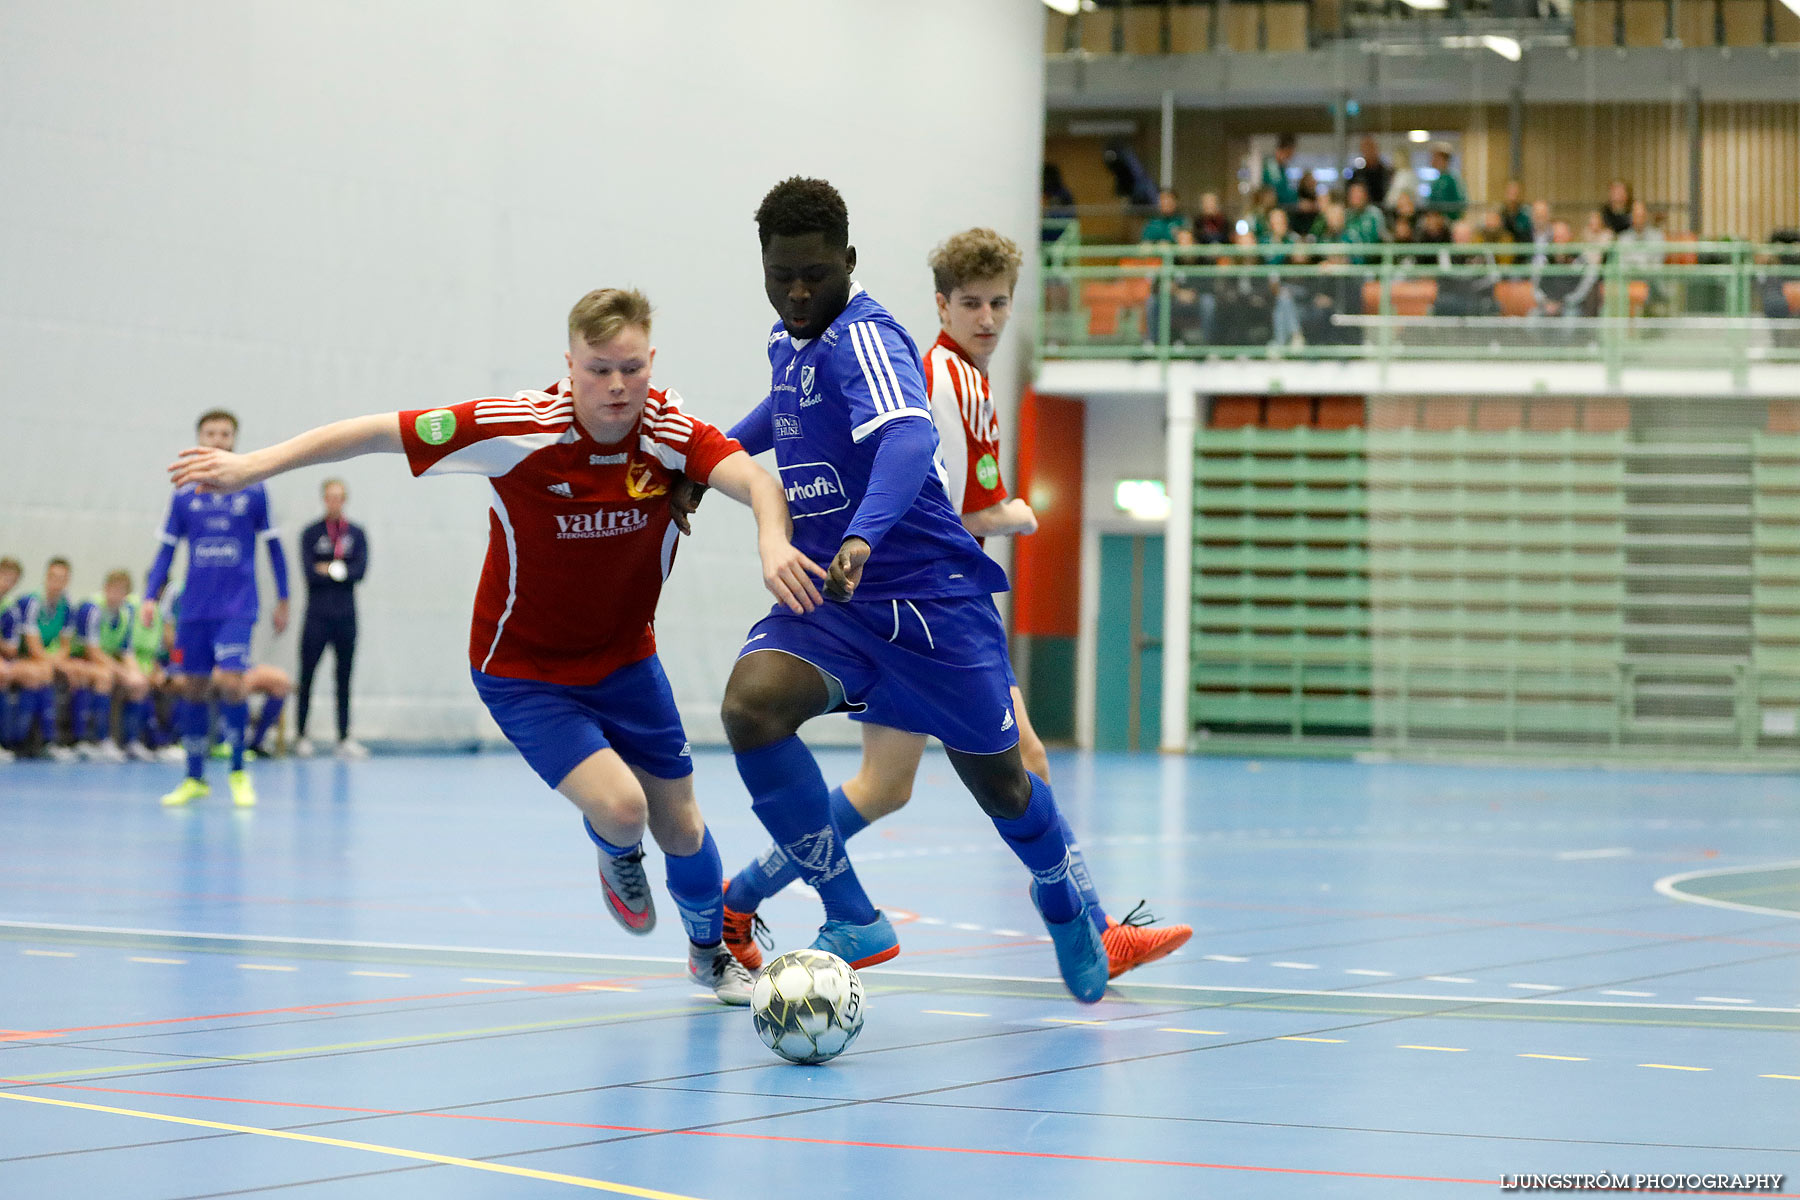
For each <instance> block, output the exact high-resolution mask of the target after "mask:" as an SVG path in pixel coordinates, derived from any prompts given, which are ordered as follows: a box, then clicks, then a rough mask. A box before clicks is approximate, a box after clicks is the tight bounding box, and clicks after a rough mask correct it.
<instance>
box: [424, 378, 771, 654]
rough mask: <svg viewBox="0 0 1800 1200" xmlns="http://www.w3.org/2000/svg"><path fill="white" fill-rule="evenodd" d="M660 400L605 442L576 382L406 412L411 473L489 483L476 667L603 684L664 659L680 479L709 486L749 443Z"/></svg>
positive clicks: (669, 399)
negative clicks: (574, 395)
mask: <svg viewBox="0 0 1800 1200" xmlns="http://www.w3.org/2000/svg"><path fill="white" fill-rule="evenodd" d="M680 402H681V398H680V397H679V396H677V395H676V394H675V393H674V392H662V391H652V392H651V393H650V399H649V401H648V402H647V403H646V404H645V405H644V413H643V416H642V417H641V418H640V419H639V421H638V426H637V428H636V430H634V431H633V433H632V434H631V435H630V436H628V437H626V438H625V439H623V440H622V441H619V442H615V443H613V444H611V445H601V444H600V443H598V442H596V441H594V440H593V439H592V438H591V437H589V436H588V435H587V432H586V431H585V430H583V429H582V428H581V425H580V423H579V422H577V421H576V420H575V406H574V401H573V400H572V399H571V393H570V387H569V381H568V380H567V379H564V380H563V381H562V382H561V383H558V384H557V385H555V386H554V387H552V388H550V389H548V390H546V391H542V392H519V393H518V394H517V395H514V396H512V397H511V398H510V399H505V398H491V399H485V400H470V401H468V402H467V403H465V404H456V405H452V406H451V407H449V408H433V409H418V410H415V411H412V412H403V413H401V414H400V437H401V440H402V441H403V442H404V443H405V447H406V458H407V462H408V464H409V465H410V466H411V467H412V472H413V474H414V475H450V474H469V475H485V476H487V477H488V481H489V484H490V486H491V487H492V489H493V496H492V499H491V502H490V506H489V512H488V551H487V561H486V563H484V564H483V566H482V568H481V586H480V587H479V588H478V589H477V591H476V593H475V614H474V619H473V620H472V621H471V623H470V627H469V663H470V665H471V666H473V667H475V669H476V670H479V671H482V672H485V673H486V674H489V675H501V676H505V677H507V678H510V679H538V680H543V681H545V682H548V683H562V684H573V685H581V684H591V683H597V682H599V681H600V680H601V679H602V678H604V677H605V676H607V675H609V674H611V673H612V672H613V671H615V670H617V669H618V668H620V667H623V666H628V665H630V664H631V663H634V662H637V661H639V660H641V659H644V658H647V657H649V656H650V655H651V654H653V653H655V651H656V638H655V635H654V633H653V631H652V621H653V619H654V617H655V615H656V601H657V598H658V597H659V596H660V595H661V594H662V585H663V580H664V579H665V578H667V577H668V574H669V568H670V566H671V565H672V564H673V562H674V557H675V540H676V537H677V536H678V531H677V530H676V528H675V526H674V523H673V518H672V515H671V514H670V512H669V494H668V493H669V477H670V475H671V473H672V472H676V471H680V472H682V473H684V474H685V475H687V477H688V478H690V479H692V480H694V481H695V482H697V483H705V482H706V481H707V480H708V479H709V478H710V477H711V475H712V471H713V468H714V467H715V466H717V465H718V464H719V463H720V462H721V461H722V460H723V459H725V458H726V457H727V456H728V455H730V454H732V453H735V452H736V451H737V450H739V449H741V447H740V446H739V445H738V444H737V443H736V442H734V441H732V440H731V439H730V438H728V437H726V436H725V435H724V434H723V433H720V432H719V431H718V430H717V429H715V428H714V427H713V426H711V425H708V424H707V423H706V422H704V421H699V420H696V419H694V418H693V417H690V416H688V415H687V414H686V413H683V412H681V411H680V409H679V407H678V406H679V405H680Z"/></svg>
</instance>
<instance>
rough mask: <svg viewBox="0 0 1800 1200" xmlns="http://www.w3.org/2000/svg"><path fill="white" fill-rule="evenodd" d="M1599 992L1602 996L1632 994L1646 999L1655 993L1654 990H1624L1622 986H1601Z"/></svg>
mask: <svg viewBox="0 0 1800 1200" xmlns="http://www.w3.org/2000/svg"><path fill="white" fill-rule="evenodd" d="M1600 994H1601V995H1602V996H1634V997H1636V998H1638V999H1640V1000H1648V999H1649V998H1650V997H1652V996H1654V995H1656V993H1655V992H1631V991H1626V990H1625V989H1624V988H1603V989H1602V990H1601V992H1600Z"/></svg>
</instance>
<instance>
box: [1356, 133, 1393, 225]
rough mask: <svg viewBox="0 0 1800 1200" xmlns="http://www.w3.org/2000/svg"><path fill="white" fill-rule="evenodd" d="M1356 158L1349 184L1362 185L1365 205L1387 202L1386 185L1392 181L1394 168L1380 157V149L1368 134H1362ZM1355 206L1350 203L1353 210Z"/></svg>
mask: <svg viewBox="0 0 1800 1200" xmlns="http://www.w3.org/2000/svg"><path fill="white" fill-rule="evenodd" d="M1357 150H1358V157H1357V160H1356V166H1355V168H1354V169H1353V170H1352V171H1351V172H1350V184H1351V186H1352V187H1354V186H1355V185H1356V184H1359V183H1360V184H1362V186H1363V195H1364V196H1365V197H1367V199H1366V200H1365V201H1364V203H1366V204H1374V205H1377V206H1379V205H1381V204H1384V203H1386V202H1387V194H1388V185H1389V184H1391V183H1393V181H1394V168H1393V166H1392V165H1391V164H1389V162H1388V160H1387V159H1385V158H1383V157H1381V147H1380V145H1378V144H1377V143H1376V141H1375V138H1374V137H1373V136H1372V135H1370V134H1367V133H1365V134H1363V136H1362V142H1361V144H1360V145H1359V146H1358V147H1357ZM1355 207H1356V205H1355V204H1354V203H1352V205H1351V208H1352V210H1354V209H1355Z"/></svg>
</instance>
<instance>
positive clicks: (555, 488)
mask: <svg viewBox="0 0 1800 1200" xmlns="http://www.w3.org/2000/svg"><path fill="white" fill-rule="evenodd" d="M549 490H550V491H551V492H552V493H553V494H555V495H558V496H565V497H567V498H568V499H570V500H573V499H574V498H575V489H574V488H572V487H570V486H569V485H568V484H566V483H553V484H551V485H550V489H549Z"/></svg>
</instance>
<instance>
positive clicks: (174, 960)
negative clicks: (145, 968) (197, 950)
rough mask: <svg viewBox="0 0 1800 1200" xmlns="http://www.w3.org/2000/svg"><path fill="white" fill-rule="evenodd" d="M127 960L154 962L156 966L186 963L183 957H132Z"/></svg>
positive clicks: (182, 965)
mask: <svg viewBox="0 0 1800 1200" xmlns="http://www.w3.org/2000/svg"><path fill="white" fill-rule="evenodd" d="M127 961H129V962H137V963H155V964H157V965H158V966H163V967H185V966H186V965H187V959H185V958H132V959H128V960H127Z"/></svg>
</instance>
